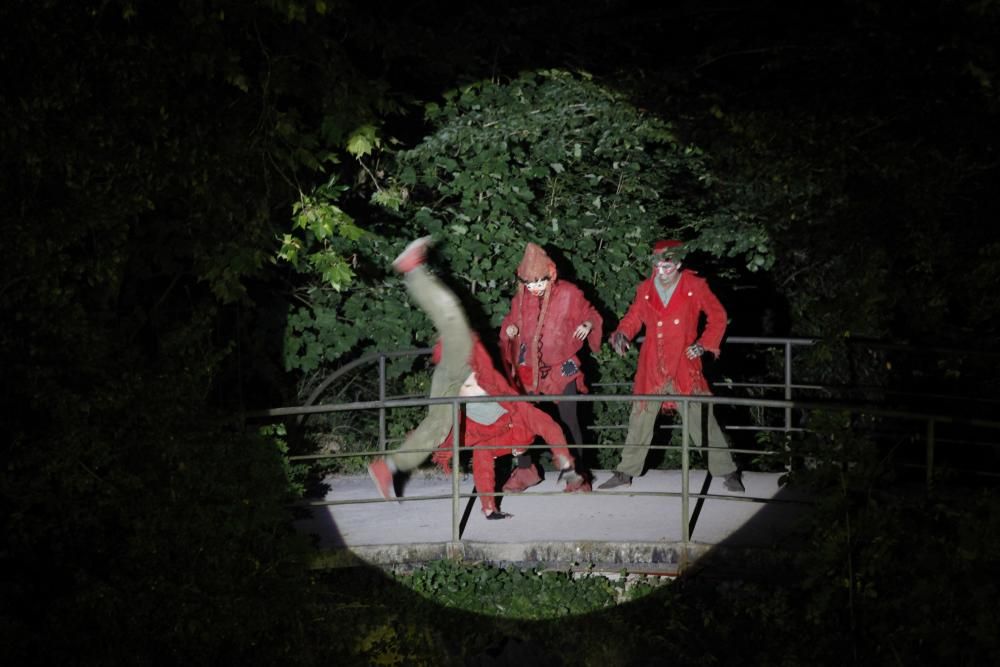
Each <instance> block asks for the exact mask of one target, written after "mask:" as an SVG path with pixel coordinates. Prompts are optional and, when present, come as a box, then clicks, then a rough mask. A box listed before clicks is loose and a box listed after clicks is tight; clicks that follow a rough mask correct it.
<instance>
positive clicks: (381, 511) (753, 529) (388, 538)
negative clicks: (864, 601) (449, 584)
mask: <svg viewBox="0 0 1000 667" xmlns="http://www.w3.org/2000/svg"><path fill="white" fill-rule="evenodd" d="M595 474H596V478H597V483H600V482H602V481H604V480H605V479H607V478H608V477H609V475H610V473H608V472H606V471H595ZM780 476H781V475H780V474H779V473H753V472H747V473H744V477H743V481H744V484H745V485H746V488H747V493H746V494H745V495H744V494H733V493H730V492H728V491H726V490H725V489H724V488H723V486H722V480H720V479H712V480H711V485H710V487H709V488H708V489H707V490H703V484H704V483H705V478H706V473H705V472H704V471H702V470H692V471H691V476H690V493H692V494H698V493H708V494H712V495H718V496H726V497H734V498H746V499H750V498H753V499H758V500H757V501H751V502H747V501H742V502H736V501H728V500H726V499H725V498H721V497H717V498H706V499H704V500H703V501H702V502H701V503H699V500H698V499H697V498H693V497H692V498H691V499H690V508H689V509H690V512H689V513H690V515H692V516H694V518H695V520H694V523H693V525H692V528H691V540H690V542H689V543H688V545H687V546H686V547H685V545H684V542H683V537H682V530H683V529H682V524H681V499H680V497H668V496H630V495H628V494H629V492H674V493H679V492H680V490H681V473H680V471H679V470H650V471H648V472H647V473H646V474H645V475H644V476H642V477H638V478H635V479H634V480H633V482H632V486H631V487H628V488H625V489H623V490H619V489H616V490H615V491H610V492H609V491H595V492H593V493H590V494H565V493H558V494H556V495H542V494H544V493H545V492H558V491H559V490H560V487H557V485H556V481H555V475H554V474H553V473H547V478H546V480H545V481H543V482H542V483H541V484H539V485H538V486H535V487H533V488H531V489H529V490H528V491H527V492H525V493H523V494H519V495H508V496H506V497H504V499H503V501H502V504H501V508H502V509H503V510H504V511H506V512H509V513H511V514H513V518H510V519H506V520H503V521H487V520H486V519H485V518H484V517H483V515H482V512H481V511H480V509H479V501H478V500H474V505H473V507H472V508H471V512H467V509H468V505H469V502H470V501H469V499H462V500H461V509H462V512H463V514H467V515H468V520H467V522H466V523H465V524H464V526H463V531H462V536H461V545H460V546H459V547H457V549H456V548H455V547H454V546H453V547H452V548H451V549H449V545H450V543H451V535H452V512H451V499H450V498H448V499H439V500H414V501H408V502H402V503H397V502H391V501H390V502H385V501H381V500H379V501H378V502H368V503H364V504H358V505H334V506H319V507H312V508H310V511H311V513H312V517H311V518H308V519H302V520H299V521H297V522H296V527H297V528H298V529H299V530H300V531H302V532H305V533H309V534H312V535H314V536H316V538H317V539H318V543H319V544H318V545H319V548H320V552H321V554H322V556H321V558H320V559H319V563H320V564H325V565H342V564H350V563H354V562H356V557H360V558H362V559H363V560H365V561H367V562H369V563H373V564H378V565H390V564H392V565H394V564H400V563H410V562H413V563H416V562H422V561H428V560H433V559H437V558H443V557H446V556H448V555H449V554H451V555H455V556H458V557H461V558H463V559H465V560H470V561H479V560H484V561H491V562H509V563H537V564H541V565H573V564H579V565H581V566H586V565H588V564H594V565H596V566H598V567H604V568H615V567H617V568H619V569H620V568H622V567H624V566H629V568H630V569H631V570H633V571H634V570H636V569H645V570H649V571H659V572H664V573H670V572H676V571H678V570H679V569H681V568H683V567H684V566H685V565H686V564H690V563H691V562H693V561H694V560H696V559H697V558H698V557H700V556H701V555H703V554H705V553H707V552H708V551H710V550H711V549H713V548H715V547H718V546H720V545H721V546H722V547H723V548H730V547H739V548H758V549H768V548H771V547H775V546H780V545H781V544H782V542H784V541H787V540H788V539H789V536H790V535H791V532H792V530H793V528H794V525H795V523H796V521H797V520H798V519H799V518H801V517H802V516H804V515H805V514H806V513H807V512H808V510H809V505H808V504H804V503H802V502H801V501H803V500H804V499H805V498H804V496H803V495H802V494H799V493H796V492H795V491H792V490H789V489H787V488H779V486H778V479H779V477H780ZM326 485H327V488H328V490H327V492H326V495H325V500H328V501H345V500H374V499H378V495H377V493H376V491H375V487H374V485H373V484H372V482H371V480H370V479H369V478H368V476H367V475H334V476H331V477H329V478H328V479H327V480H326ZM461 491H462V492H463V493H469V492H471V491H472V480H471V478H470V477H468V476H466V477H464V478H463V479H462V482H461ZM450 493H451V479H450V478H448V477H444V476H443V475H440V474H438V473H436V472H429V473H420V472H418V473H417V474H416V475H415V476H414V477H413V478H411V479H410V480H409V482H408V483H407V484H406V486H405V490H404V494H405V497H406V498H415V497H417V496H433V495H447V494H450ZM761 500H775V501H777V502H773V503H764V502H760V501H761ZM699 505H700V506H699Z"/></svg>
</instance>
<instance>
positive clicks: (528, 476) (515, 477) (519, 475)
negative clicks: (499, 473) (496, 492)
mask: <svg viewBox="0 0 1000 667" xmlns="http://www.w3.org/2000/svg"><path fill="white" fill-rule="evenodd" d="M541 482H542V478H541V477H539V476H538V471H537V470H535V466H530V467H528V468H514V472H512V473H511V474H510V479H508V480H507V481H506V482H504V484H503V490H504V493H521V492H522V491H524V490H525V489H527V488H529V487H532V486H535V485H536V484H541Z"/></svg>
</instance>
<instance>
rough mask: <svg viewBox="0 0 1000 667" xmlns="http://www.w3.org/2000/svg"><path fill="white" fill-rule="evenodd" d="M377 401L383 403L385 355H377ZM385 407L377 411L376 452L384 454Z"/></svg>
mask: <svg viewBox="0 0 1000 667" xmlns="http://www.w3.org/2000/svg"><path fill="white" fill-rule="evenodd" d="M378 400H379V401H380V402H382V403H384V402H385V354H383V353H382V352H379V353H378ZM385 441H386V437H385V406H382V407H380V408H379V409H378V450H379V451H380V452H385Z"/></svg>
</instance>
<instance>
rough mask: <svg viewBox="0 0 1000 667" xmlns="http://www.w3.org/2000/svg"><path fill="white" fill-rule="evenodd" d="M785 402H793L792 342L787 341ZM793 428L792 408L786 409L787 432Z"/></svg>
mask: <svg viewBox="0 0 1000 667" xmlns="http://www.w3.org/2000/svg"><path fill="white" fill-rule="evenodd" d="M785 400H786V401H790V400H792V341H790V340H786V341H785ZM791 428H792V408H790V407H787V408H785V432H786V433H787V432H788V431H790V430H791Z"/></svg>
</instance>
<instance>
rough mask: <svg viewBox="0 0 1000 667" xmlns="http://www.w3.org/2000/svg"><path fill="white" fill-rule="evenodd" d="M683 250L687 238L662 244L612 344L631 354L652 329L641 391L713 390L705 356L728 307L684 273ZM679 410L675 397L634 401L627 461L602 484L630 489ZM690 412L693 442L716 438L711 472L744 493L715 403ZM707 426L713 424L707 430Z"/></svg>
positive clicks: (714, 347)
mask: <svg viewBox="0 0 1000 667" xmlns="http://www.w3.org/2000/svg"><path fill="white" fill-rule="evenodd" d="M682 253H683V245H682V244H681V242H680V241H673V240H671V241H658V242H657V243H656V244H654V246H653V257H652V261H653V275H652V276H650V277H649V278H648V279H646V280H644V281H643V282H642V283H640V284H639V287H638V288H637V289H636V292H635V299H634V300H633V302H632V305H631V306H629V309H628V311H627V312H626V313H625V317H623V318H622V320H621V322H620V323H619V324H618V328H617V329H616V330H615V331H614V333H612V334H611V346H612V348H613V349H614V350H615V352H617V353H618V354H619V355H622V356H624V355H625V353H626V352H628V349H629V341H631V340H632V339H633V338H635V336H636V335H637V334H638V333H639V330H640V329H642V328H643V327H645V329H646V340H645V342H644V343H643V344H642V347H641V348H640V350H639V365H638V369H637V370H636V374H635V384H634V386H633V393H634V394H674V395H692V394H694V395H708V394H711V391H710V390H709V386H708V382H706V381H705V376H704V375H703V374H702V364H701V357H702V355H703V354H704V353H705V352H711V353H712V354H714V355H716V356H718V355H719V345H720V344H721V342H722V337H723V335H724V334H725V331H726V310H725V308H723V307H722V304H721V303H720V302H719V300H718V299H717V298H716V296H715V294H713V293H712V290H711V289H709V287H708V283H707V282H706V281H705V279H704V278H702V277H700V276H699V275H697V274H696V273H694V272H693V271H690V270H687V271H682V270H681V266H682V264H681V255H682ZM702 314H704V315H705V327H704V329H703V330H702V331H701V333H700V334H699V321H700V319H701V315H702ZM675 408H676V405H675V404H674V403H673V402H664V403H662V404H649V403H648V402H645V401H635V402H633V403H632V413H631V415H630V416H629V424H628V434H627V435H626V436H625V447H624V448H623V449H622V458H621V462H620V463H619V464H618V467H617V468H616V469H615V472H614V475H613V476H612V477H611V478H610V479H608V480H607V481H605V482H604V483H603V484H601V485H600V486H599V487H598V488H599V489H612V488H615V487H618V486H628V485H630V484H631V483H632V478H633V477H635V476H636V475H639V474H641V473H642V468H643V464H644V462H645V460H646V454H647V453H648V452H649V445H650V442H651V441H652V439H653V430H654V428H655V426H656V418H657V416H658V414H659V412H660V410H661V409H663V410H671V409H675ZM688 410H689V414H690V417H691V418H690V419H689V420H688V423H687V427H688V433H689V434H690V437H691V441H692V444H693V445H694V446H696V447H701V446H704V445H703V444H702V443H703V440H704V439H707V441H708V447H709V450H708V470H709V472H710V473H711V474H712V476H713V477H721V478H723V483H724V485H725V487H726V489H728V490H730V491H737V492H742V491H744V487H743V482H742V478H741V475H740V471H739V469H738V468H737V467H736V464H735V463H734V462H733V457H732V454H730V452H729V442H728V440H727V439H726V436H725V434H724V433H723V432H722V429H721V428H720V427H719V423H718V422H717V421H716V419H715V416H714V414H713V413H712V409H711V406H710V405H709V406H708V410H707V413H708V414H707V415H704V416H703V415H702V411H703V404H701V403H691V404H690V405H689V408H688ZM682 418H683V415H682ZM703 423H705V424H707V429H706V431H705V432H703V429H702V424H703Z"/></svg>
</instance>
